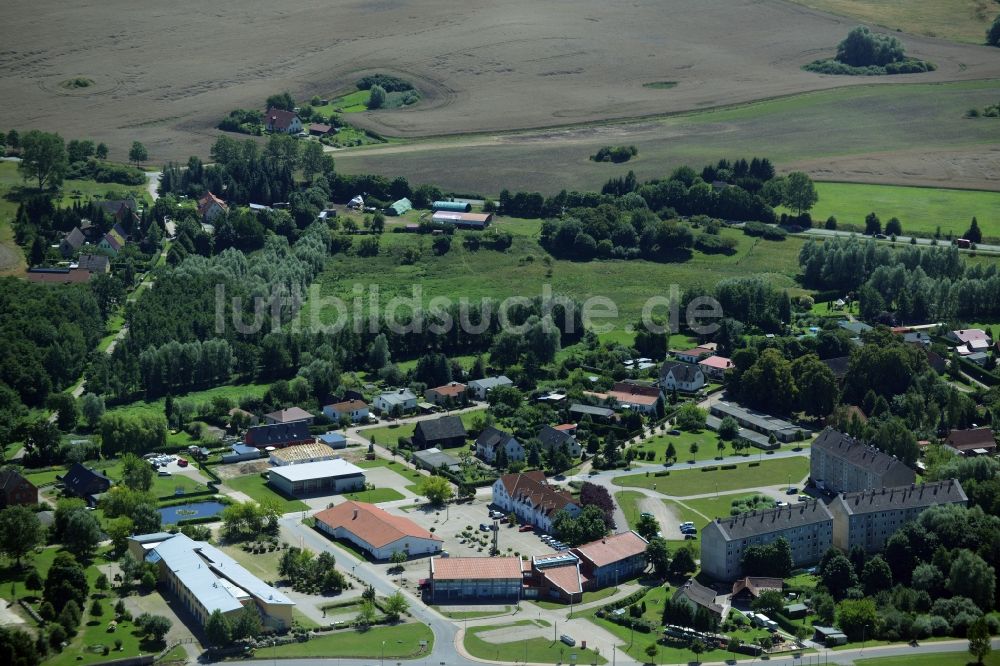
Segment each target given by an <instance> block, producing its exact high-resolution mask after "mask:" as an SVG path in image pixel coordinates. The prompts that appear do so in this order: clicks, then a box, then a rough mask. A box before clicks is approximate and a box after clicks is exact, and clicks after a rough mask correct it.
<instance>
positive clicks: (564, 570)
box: [538, 562, 587, 594]
mask: <svg viewBox="0 0 1000 666" xmlns="http://www.w3.org/2000/svg"><path fill="white" fill-rule="evenodd" d="M538 573H539V574H541V575H542V577H544V578H545V579H547V580H548V581H549V583H551V584H552V585H553V586H554V587H558V588H559V589H560V590H562V591H563V592H565V593H566V594H579V593H581V592H583V585H584V583H586V582H587V577H586V576H584V575H583V574H582V573H580V571H579V569H578V567H577V565H576V563H575V562H574V563H572V564H564V565H563V566H560V567H546V568H544V569H541V570H540V571H539V572H538Z"/></svg>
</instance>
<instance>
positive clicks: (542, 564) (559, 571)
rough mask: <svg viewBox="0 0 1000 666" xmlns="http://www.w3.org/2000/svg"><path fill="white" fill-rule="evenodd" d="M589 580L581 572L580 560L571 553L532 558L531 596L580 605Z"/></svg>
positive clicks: (565, 552) (564, 552)
mask: <svg viewBox="0 0 1000 666" xmlns="http://www.w3.org/2000/svg"><path fill="white" fill-rule="evenodd" d="M587 582H588V579H587V577H586V576H585V575H583V572H582V571H580V558H578V557H577V556H576V555H574V554H573V553H571V552H569V551H563V552H561V553H550V554H548V555H535V556H533V557H532V558H531V586H532V590H531V592H530V593H529V594H532V595H535V594H537V597H538V598H541V599H548V600H553V601H561V602H563V603H574V604H577V603H580V601H582V600H583V591H584V589H585V588H586V587H587Z"/></svg>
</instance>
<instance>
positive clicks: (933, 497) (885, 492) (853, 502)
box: [833, 479, 968, 515]
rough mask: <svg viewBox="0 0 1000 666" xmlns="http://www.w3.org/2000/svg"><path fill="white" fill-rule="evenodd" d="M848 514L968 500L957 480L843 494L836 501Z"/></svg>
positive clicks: (925, 506) (922, 506)
mask: <svg viewBox="0 0 1000 666" xmlns="http://www.w3.org/2000/svg"><path fill="white" fill-rule="evenodd" d="M833 501H834V502H835V503H836V504H837V505H838V506H840V508H841V509H843V510H844V511H845V512H846V513H847V514H848V515H856V514H862V513H875V512H877V511H893V510H897V509H917V508H927V507H930V506H934V505H935V504H959V503H963V502H967V501H968V497H966V495H965V490H963V489H962V484H961V483H959V482H958V479H945V480H944V481H934V482H931V483H922V484H919V485H918V484H911V485H909V486H901V487H898V488H879V489H877V490H865V491H862V492H856V493H841V494H840V495H838V496H837V497H836V498H835V499H834V500H833Z"/></svg>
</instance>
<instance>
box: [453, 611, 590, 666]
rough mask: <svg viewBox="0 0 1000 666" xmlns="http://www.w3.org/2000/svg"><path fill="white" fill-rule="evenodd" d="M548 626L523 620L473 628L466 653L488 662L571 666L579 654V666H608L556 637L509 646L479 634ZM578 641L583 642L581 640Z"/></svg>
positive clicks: (586, 651) (519, 641)
mask: <svg viewBox="0 0 1000 666" xmlns="http://www.w3.org/2000/svg"><path fill="white" fill-rule="evenodd" d="M548 624H549V623H548V622H544V621H541V622H540V621H536V620H521V621H519V622H513V623H511V624H505V625H491V626H485V627H474V628H470V629H469V630H468V631H467V632H466V634H465V649H466V650H468V652H469V654H471V655H472V656H473V657H476V658H478V659H485V660H488V661H516V662H531V663H536V664H565V663H569V661H570V655H571V654H575V655H576V663H579V664H606V663H607V662H608V660H607V659H605V658H604V657H603V656H602V655H599V654H597V653H595V652H594V651H593V650H591V649H589V648H588V649H586V650H582V649H580V647H579V646H577V647H570V646H568V645H566V644H565V643H563V642H561V641H559V640H558V639H556V638H555V637H553V638H540V637H535V638H529V639H526V640H515V641H511V642H509V643H490V642H487V641H484V640H483V639H481V638H479V634H481V633H485V632H488V631H493V630H495V629H503V628H505V627H522V626H532V627H534V626H548ZM577 640H580V639H579V638H577Z"/></svg>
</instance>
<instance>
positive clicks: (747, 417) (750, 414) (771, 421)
mask: <svg viewBox="0 0 1000 666" xmlns="http://www.w3.org/2000/svg"><path fill="white" fill-rule="evenodd" d="M711 411H712V413H713V414H715V415H716V416H732V417H733V418H735V419H736V420H737V421H741V420H742V421H746V422H748V423H751V424H753V425H754V426H755V427H757V428H760V429H762V430H765V431H767V432H781V433H786V434H794V433H797V432H798V431H799V430H801V431H802V432H805V433H808V432H809V429H808V428H800V427H799V426H797V425H795V424H794V423H790V422H788V421H786V420H784V419H779V418H778V417H777V416H771V415H770V414H765V413H764V412H758V411H757V410H755V409H747V408H746V407H743V406H741V405H738V404H736V403H735V402H717V403H715V404H714V405H712V410H711Z"/></svg>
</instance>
